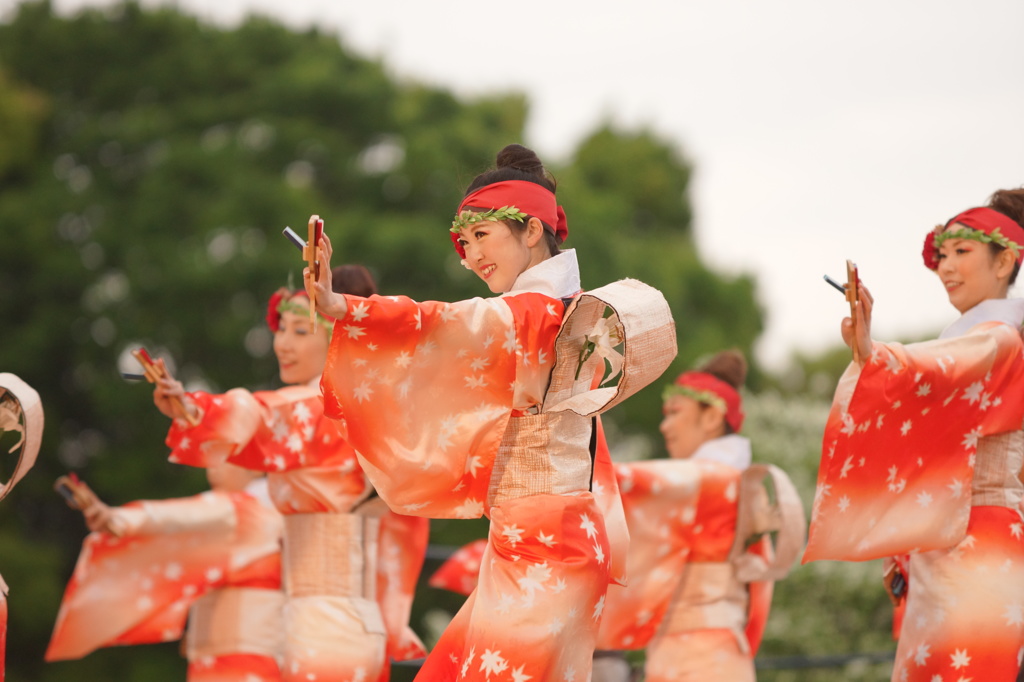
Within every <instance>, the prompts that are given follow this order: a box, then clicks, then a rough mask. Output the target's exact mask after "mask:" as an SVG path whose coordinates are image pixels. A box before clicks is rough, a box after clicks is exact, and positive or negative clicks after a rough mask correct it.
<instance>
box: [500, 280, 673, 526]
mask: <svg viewBox="0 0 1024 682" xmlns="http://www.w3.org/2000/svg"><path fill="white" fill-rule="evenodd" d="M675 355H676V332H675V323H674V322H673V321H672V312H671V311H670V310H669V307H668V303H667V302H666V301H665V297H664V296H662V295H661V292H660V291H658V290H657V289H654V288H652V287H649V286H647V285H646V284H644V283H643V282H639V281H637V280H634V279H624V280H620V281H618V282H614V283H612V284H608V285H606V286H603V287H601V288H599V289H594V290H593V291H588V292H586V293H584V294H582V295H580V296H578V297H576V298H575V299H574V300H573V301H572V303H570V304H569V307H568V308H567V309H566V312H565V317H564V319H563V320H562V326H561V329H559V332H558V336H557V338H556V339H555V364H554V367H553V369H552V371H551V381H550V382H549V384H548V388H547V391H545V393H544V398H543V403H542V405H541V406H539V407H536V406H535V407H534V408H533V410H531V411H536V412H537V414H528V415H524V416H519V417H512V418H511V419H510V420H509V424H508V427H507V428H506V429H505V433H504V435H503V437H502V441H501V445H500V446H499V449H498V454H497V457H496V459H495V463H494V469H493V473H492V474H491V482H490V487H489V489H488V495H487V496H488V505H489V506H494V505H495V504H500V503H501V502H502V501H505V500H510V499H515V498H518V497H526V496H528V495H538V494H556V495H557V494H567V493H574V492H582V491H586V490H589V489H590V477H591V465H592V462H591V459H590V441H591V438H592V431H593V420H592V419H591V418H592V417H595V416H597V415H598V414H600V413H602V412H605V411H607V410H610V409H611V408H612V407H614V406H615V405H618V404H619V403H621V402H622V401H623V400H625V399H626V398H628V397H629V396H631V395H633V394H634V393H636V392H637V391H639V390H640V389H641V388H643V387H644V386H647V385H648V384H649V383H651V382H652V381H654V380H655V379H657V378H658V377H659V376H661V374H662V372H664V371H665V369H666V368H667V367H668V366H669V364H670V363H671V362H672V359H673V358H674V357H675ZM606 363H607V364H606ZM608 367H610V368H611V370H610V371H608V370H607V368H608ZM606 375H607V376H606Z"/></svg>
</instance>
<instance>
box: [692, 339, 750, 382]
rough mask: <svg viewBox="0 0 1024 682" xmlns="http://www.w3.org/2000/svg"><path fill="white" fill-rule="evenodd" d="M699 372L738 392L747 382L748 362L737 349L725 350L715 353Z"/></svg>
mask: <svg viewBox="0 0 1024 682" xmlns="http://www.w3.org/2000/svg"><path fill="white" fill-rule="evenodd" d="M698 371H699V372H705V373H707V374H710V375H712V376H714V377H716V378H718V379H721V380H722V381H724V382H725V383H727V384H729V385H730V386H732V387H733V388H735V389H736V390H737V391H738V390H739V389H740V388H741V387H742V386H743V382H744V381H746V380H747V360H746V358H744V357H743V353H741V352H740V351H738V350H736V349H735V348H733V349H730V350H723V351H719V352H718V353H715V355H714V356H713V357H712V358H711V359H710V360H708V361H707V362H705V363H704V364H703V365H701V366H700V368H699V369H698Z"/></svg>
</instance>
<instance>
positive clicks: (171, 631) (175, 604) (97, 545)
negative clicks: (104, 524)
mask: <svg viewBox="0 0 1024 682" xmlns="http://www.w3.org/2000/svg"><path fill="white" fill-rule="evenodd" d="M246 503H251V504H258V503H257V502H256V501H255V500H251V502H250V501H249V500H248V496H246V495H244V494H241V493H237V494H225V493H203V494H201V495H197V496H194V497H189V498H182V499H176V500H161V501H146V502H136V503H132V504H130V505H125V506H124V507H119V508H117V509H116V510H115V520H118V521H120V522H121V523H119V524H118V525H119V527H120V528H121V529H122V530H123V531H124V532H123V534H122V536H121V537H116V536H113V535H109V534H106V533H90V534H89V535H88V536H87V537H86V538H85V541H84V542H83V543H82V552H81V554H80V555H79V557H78V563H77V564H76V566H75V570H74V573H73V574H72V576H71V581H70V582H69V583H68V586H67V590H66V591H65V593H64V599H63V601H62V602H61V607H60V611H59V613H58V614H57V622H56V625H55V626H54V630H53V636H52V638H51V640H50V645H49V648H48V649H47V652H46V660H48V661H58V660H68V659H77V658H81V657H83V656H85V655H86V654H88V653H90V652H92V651H94V650H96V649H99V648H101V647H108V646H117V645H127V644H145V643H151V642H165V641H171V640H176V639H180V638H181V635H182V631H183V630H184V627H185V620H186V617H187V615H188V608H189V606H190V605H191V604H192V603H193V602H194V601H195V600H196V599H197V598H199V597H201V596H202V595H203V594H205V593H206V592H208V591H209V590H211V589H214V588H218V587H221V586H223V585H224V584H225V580H226V579H227V577H228V573H229V570H230V568H231V565H230V564H231V558H232V550H233V549H235V548H236V545H237V540H236V537H237V534H238V523H239V518H240V515H239V513H238V511H236V508H237V507H239V506H240V505H244V504H246ZM266 547H269V545H267V544H266V543H264V542H263V541H262V539H260V545H259V548H260V550H261V553H260V554H255V556H261V555H263V554H265V553H266V552H267V551H270V550H269V549H267V548H266ZM254 558H255V557H254Z"/></svg>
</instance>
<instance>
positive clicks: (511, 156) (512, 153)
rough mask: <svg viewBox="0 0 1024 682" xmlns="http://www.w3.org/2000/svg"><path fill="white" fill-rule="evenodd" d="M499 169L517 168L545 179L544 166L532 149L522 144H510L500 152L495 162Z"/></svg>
mask: <svg viewBox="0 0 1024 682" xmlns="http://www.w3.org/2000/svg"><path fill="white" fill-rule="evenodd" d="M495 167H497V168H515V169H516V170H521V171H523V172H524V173H532V174H534V175H539V176H540V177H544V176H545V173H544V164H543V163H541V162H540V159H539V158H538V157H537V154H536V153H534V151H533V150H532V149H527V148H526V147H524V146H523V145H521V144H510V145H508V146H506V147H505V148H504V149H502V150H501V151H500V152H498V158H497V161H496V162H495Z"/></svg>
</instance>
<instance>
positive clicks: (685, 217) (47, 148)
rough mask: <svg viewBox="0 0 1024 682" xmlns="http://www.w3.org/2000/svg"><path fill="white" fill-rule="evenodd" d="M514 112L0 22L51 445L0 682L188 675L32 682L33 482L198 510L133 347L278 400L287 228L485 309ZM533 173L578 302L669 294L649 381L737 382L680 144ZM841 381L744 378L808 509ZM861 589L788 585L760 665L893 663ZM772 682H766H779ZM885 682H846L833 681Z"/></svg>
mask: <svg viewBox="0 0 1024 682" xmlns="http://www.w3.org/2000/svg"><path fill="white" fill-rule="evenodd" d="M527 113H528V102H527V101H526V98H525V97H524V96H523V95H522V94H520V93H516V92H507V93H501V94H497V95H489V96H486V97H481V98H473V99H470V98H462V97H456V96H455V95H453V94H451V93H449V92H447V91H445V90H443V89H440V88H436V87H432V86H427V85H423V84H419V83H415V82H408V81H406V80H402V79H397V78H395V77H393V76H391V75H389V74H388V72H387V70H386V68H385V66H384V65H383V64H381V63H379V62H377V61H374V60H371V59H366V58H363V57H360V56H358V55H355V54H352V53H351V52H350V51H348V50H347V49H346V48H345V46H344V45H343V44H340V43H339V41H338V39H337V38H336V37H335V36H332V35H327V34H324V33H320V32H318V31H315V30H310V31H306V32H296V31H293V30H290V29H287V28H285V27H284V26H282V25H280V24H279V23H277V22H275V21H272V20H270V19H266V18H258V17H255V18H250V19H248V20H247V21H246V22H244V23H243V24H242V25H240V26H238V27H235V28H231V29H224V28H219V27H213V26H210V25H207V24H204V23H202V22H200V21H199V20H197V19H196V18H194V17H191V16H188V15H186V14H183V13H181V12H180V11H178V10H176V9H168V8H164V9H143V8H141V7H140V6H139V5H138V4H136V3H132V2H129V3H126V4H122V5H118V6H116V7H113V8H110V9H104V10H90V11H85V12H82V13H80V14H76V15H74V16H70V17H68V16H61V15H58V14H57V13H56V12H55V11H54V9H53V8H52V6H51V5H50V4H49V3H48V2H29V3H24V4H21V5H20V6H18V7H16V8H15V9H14V10H13V11H12V13H11V14H10V15H9V16H6V17H3V18H2V21H0V319H2V320H3V328H2V333H0V371H11V372H15V373H17V374H19V375H20V376H21V377H22V378H24V379H25V380H26V381H28V382H29V383H30V384H31V385H32V386H34V387H36V388H37V389H38V390H39V392H40V394H41V395H42V397H43V401H44V405H45V409H46V421H47V428H46V434H45V437H44V442H43V450H42V453H41V454H40V458H39V461H38V463H37V464H36V467H35V469H34V470H33V471H32V473H31V474H30V475H29V476H28V477H26V479H25V480H24V481H23V482H22V483H21V485H20V486H19V488H18V489H17V490H16V491H15V492H14V493H13V494H12V495H11V497H10V498H8V499H7V500H5V501H4V504H2V505H0V572H2V573H3V575H4V577H5V578H6V579H7V582H8V583H9V584H10V585H11V586H12V593H11V597H10V603H11V615H10V634H9V640H8V642H9V644H8V655H7V664H8V679H10V680H12V681H13V682H22V681H26V680H46V681H49V680H67V679H89V680H91V679H117V680H146V681H147V682H161V681H163V680H168V681H170V680H180V679H183V677H184V669H185V665H184V662H183V660H182V659H181V658H180V657H179V655H178V652H177V647H176V645H160V646H156V645H154V646H146V647H131V648H123V649H112V650H103V651H99V652H96V653H94V654H91V655H90V656H88V657H87V658H86V659H84V660H82V661H75V662H67V663H56V664H44V663H43V662H42V654H43V651H44V649H45V647H46V643H47V641H48V637H49V634H50V629H51V628H52V626H53V621H54V617H55V615H56V610H57V604H58V603H59V599H60V596H61V594H62V591H63V588H64V585H65V583H66V581H67V579H68V577H69V576H70V573H71V569H72V566H73V562H74V559H75V557H76V556H77V553H78V549H79V546H80V542H81V540H82V538H83V536H84V534H85V530H84V525H83V523H82V520H81V517H80V515H78V514H77V513H75V512H72V511H71V510H69V509H67V508H66V507H64V505H63V503H62V502H61V501H60V499H59V498H58V497H57V496H56V495H55V494H54V493H53V492H52V490H51V485H52V482H53V480H54V479H55V478H56V477H57V476H59V475H61V474H63V473H66V472H67V471H69V470H71V471H76V472H78V473H79V475H80V476H82V477H83V478H84V479H85V480H87V481H88V482H89V483H90V484H91V485H92V486H93V488H94V489H95V490H96V491H97V493H98V494H99V495H100V496H101V497H102V498H103V499H105V500H106V501H108V502H110V503H112V504H122V503H125V502H127V501H130V500H133V499H140V498H165V497H176V496H182V495H189V494H194V493H196V492H199V491H200V490H202V489H204V488H205V487H206V484H205V479H204V477H203V474H202V472H201V471H197V470H191V469H188V468H185V467H176V466H173V465H171V464H169V463H167V462H166V458H165V454H166V448H165V447H164V445H163V437H164V434H165V432H166V429H167V426H168V424H167V421H166V419H165V418H164V417H162V415H160V414H159V413H158V412H157V411H156V410H155V409H154V408H153V407H152V404H151V400H150V389H149V388H148V386H147V385H145V384H143V385H133V384H131V383H127V382H125V381H124V380H123V379H122V378H121V376H120V372H121V371H122V370H124V369H127V368H129V367H130V366H131V363H130V358H129V357H128V351H129V350H130V349H131V348H134V347H136V346H137V345H139V344H144V345H146V346H147V347H148V348H150V350H151V351H153V352H155V353H159V354H161V355H163V356H165V357H166V358H167V359H168V361H169V362H171V363H172V365H173V366H174V368H175V371H176V372H177V374H178V375H179V376H180V377H181V378H182V379H183V380H185V381H186V383H187V384H188V385H189V387H190V388H199V387H202V388H206V389H209V390H214V391H222V390H226V389H228V388H231V387H234V386H246V387H249V388H255V389H259V388H272V387H276V386H278V385H279V384H278V382H277V376H276V375H277V371H276V362H275V360H274V358H273V354H272V352H271V336H270V333H269V330H267V328H266V326H265V324H264V322H263V319H264V312H265V303H266V300H267V298H268V297H269V295H270V293H271V292H272V291H273V290H274V289H276V288H277V287H279V286H281V285H282V284H285V283H287V282H288V281H291V282H293V283H299V282H300V281H301V277H300V273H301V262H300V259H299V254H298V253H297V251H296V250H295V249H294V248H293V247H291V246H290V245H289V244H288V243H287V242H286V241H285V240H284V239H283V238H282V237H281V236H280V232H281V229H282V228H283V227H284V226H285V225H292V226H293V227H296V228H304V226H305V223H306V220H307V218H308V216H309V215H310V214H311V213H318V214H320V215H321V216H322V217H324V218H325V220H326V229H327V231H328V233H329V234H330V235H331V238H332V240H333V241H334V242H335V245H336V246H335V250H336V251H337V252H338V254H339V255H338V256H336V258H335V260H336V261H337V262H344V261H349V262H353V261H354V262H361V263H364V264H366V265H368V266H369V267H370V268H371V269H372V270H373V272H374V273H375V274H376V275H377V277H378V280H379V282H380V286H381V290H382V293H385V294H399V293H401V294H408V295H410V296H412V297H414V298H417V299H421V300H423V299H440V300H457V299H460V298H467V297H471V296H477V295H484V294H486V291H485V290H484V289H483V288H482V286H481V285H480V284H479V283H478V282H477V281H476V280H475V278H474V277H473V275H472V274H471V273H469V272H468V271H466V270H465V269H464V268H462V267H461V265H460V264H459V261H458V258H457V256H456V255H455V252H454V250H453V249H452V248H451V245H450V242H449V240H448V235H447V227H448V222H449V220H450V216H451V214H452V211H453V209H454V207H455V206H456V205H457V202H458V199H459V198H460V197H461V196H462V191H463V189H464V188H465V186H466V184H467V183H468V182H469V180H470V179H471V178H472V177H473V176H474V175H475V174H476V173H478V172H480V171H482V170H484V169H485V168H487V167H489V166H490V165H491V164H492V163H493V159H494V155H495V153H496V152H497V150H498V149H500V148H501V147H502V146H504V145H505V144H507V143H509V142H516V141H523V130H524V124H525V121H526V117H527ZM526 143H527V144H528V141H526ZM538 151H540V154H541V158H544V154H543V150H538ZM551 170H552V171H553V172H554V174H555V176H556V177H557V178H558V180H559V183H560V190H559V197H560V200H561V203H562V204H563V205H564V206H565V209H566V213H567V215H568V216H569V226H570V230H571V237H570V239H569V241H568V243H567V245H566V246H567V247H573V248H576V249H577V250H578V252H579V258H580V263H581V268H582V275H583V283H584V286H585V287H594V286H599V285H601V284H604V283H606V282H609V281H613V280H616V279H620V278H622V277H637V278H639V279H642V280H644V281H646V282H647V283H649V284H651V285H653V286H655V287H657V288H659V289H661V290H662V291H663V292H664V294H665V296H666V298H667V299H668V301H669V303H670V305H671V307H672V310H673V312H674V314H675V317H676V322H677V328H678V339H679V351H680V352H679V357H678V358H677V360H676V362H675V364H674V365H673V367H672V368H671V369H670V371H669V372H670V374H671V375H674V373H675V372H678V371H681V370H682V369H684V368H688V367H690V366H692V365H693V364H694V363H695V362H696V361H697V360H698V359H700V358H701V357H702V356H704V355H707V354H709V353H711V352H713V351H715V350H718V349H720V348H724V347H737V348H740V349H741V350H743V351H744V352H745V353H746V354H747V356H748V357H751V355H752V348H753V345H754V343H755V341H756V340H757V337H758V335H759V334H760V332H761V330H762V327H763V316H764V313H763V311H762V309H761V306H760V304H759V302H758V300H757V289H756V282H755V281H754V279H753V278H752V277H751V276H748V275H739V276H736V275H726V274H723V273H717V272H714V271H712V270H711V269H709V268H708V267H706V266H705V265H704V264H703V263H702V261H701V257H700V253H699V252H698V250H697V248H696V245H695V241H694V236H693V226H692V221H691V217H692V211H691V207H690V204H689V199H688V196H689V194H688V185H689V179H690V175H691V171H692V168H691V165H690V163H689V162H688V161H687V160H686V159H685V157H684V156H683V155H682V154H681V153H680V152H679V150H678V149H677V148H676V146H675V145H673V144H672V143H670V142H668V141H666V140H663V139H660V138H659V137H658V136H657V135H654V134H652V133H651V132H649V131H646V130H621V129H618V128H616V127H615V126H613V125H604V126H600V127H599V128H598V129H596V130H594V131H592V132H591V133H590V134H589V135H587V136H586V137H585V138H584V139H583V141H582V142H581V143H580V144H579V145H578V147H577V148H576V149H575V150H574V152H573V153H572V154H571V156H570V158H568V159H566V160H564V161H561V162H556V163H552V164H551ZM301 231H302V230H300V232H301ZM844 364H845V356H843V355H842V354H834V355H833V356H829V357H823V358H815V359H809V358H803V359H799V361H798V363H797V365H796V366H795V371H794V372H793V373H790V374H787V376H785V377H775V376H770V375H768V374H766V373H764V372H762V371H761V369H760V368H759V367H757V366H756V365H755V366H754V367H753V368H752V372H751V378H750V382H749V385H750V391H751V395H750V399H751V407H750V408H749V410H748V411H749V412H750V413H751V420H750V426H749V427H748V431H749V435H750V436H751V437H752V439H753V440H754V444H755V456H756V457H757V458H758V459H764V460H770V461H776V462H778V463H780V464H781V465H783V466H784V467H785V468H786V469H787V471H790V472H791V473H792V475H793V476H794V479H795V480H796V482H797V484H798V485H799V486H800V488H801V491H802V492H803V494H804V496H805V499H804V501H805V504H806V506H807V508H808V509H809V508H810V498H811V495H812V494H813V484H814V478H815V472H816V468H817V457H818V447H819V444H820V437H821V428H822V426H823V424H824V414H825V411H826V410H827V399H828V395H829V394H830V392H831V388H832V386H834V383H835V378H836V376H837V375H838V373H839V372H840V371H841V369H842V367H843V365H844ZM793 377H796V378H795V379H794V378H793ZM667 381H668V378H667V377H666V382H667ZM660 391H661V385H660V384H659V385H656V386H652V387H649V388H648V389H646V390H645V391H643V392H642V393H641V394H640V395H638V396H637V397H636V398H634V399H632V400H630V401H627V402H626V403H625V404H624V405H623V406H621V407H619V408H617V409H616V410H614V411H613V412H612V413H610V414H609V415H607V419H606V424H607V426H608V429H609V436H610V440H611V442H612V446H613V450H614V451H615V452H616V454H617V455H618V456H620V457H624V458H638V457H650V456H661V451H660V438H659V437H658V433H657V424H658V421H659V420H660V412H661V404H660V402H661V401H660ZM794 396H800V397H794ZM12 464H13V462H4V471H3V473H8V472H9V471H10V466H11V465H12ZM482 529H483V525H482V524H480V523H468V522H434V524H433V527H432V530H433V533H434V536H433V542H435V543H439V544H449V545H457V544H461V543H463V542H466V541H468V540H470V539H472V538H473V537H476V536H478V535H481V534H482V533H483V530H482ZM435 567H436V565H435V564H431V563H429V562H428V565H427V566H426V567H425V574H426V573H429V571H431V570H433V569H434V568H435ZM876 574H877V566H874V565H869V566H846V565H842V566H840V565H812V566H807V567H802V568H799V569H797V570H796V572H795V573H794V575H793V577H792V578H791V579H789V580H787V581H785V582H784V583H782V584H781V585H779V586H778V588H777V599H776V607H775V613H774V616H773V618H772V620H771V621H770V625H769V632H768V637H767V639H766V642H765V645H764V647H763V648H762V655H763V656H774V655H796V654H807V655H823V654H844V653H848V652H854V651H874V650H882V651H884V650H886V649H891V647H892V645H891V642H889V640H888V639H887V628H888V626H889V618H890V616H889V613H888V607H887V606H886V604H885V603H883V602H884V599H885V598H884V595H883V593H882V591H881V590H880V589H879V588H878V585H877V582H876ZM458 601H459V600H458V599H456V598H454V596H453V595H446V594H442V593H439V592H437V591H434V590H430V589H429V588H424V589H423V590H422V592H421V593H420V595H418V599H417V604H416V606H415V609H416V611H415V613H414V626H415V627H416V628H417V629H418V630H419V631H420V632H421V633H423V634H424V635H425V637H426V638H427V639H428V640H429V639H430V638H431V637H433V636H434V635H435V634H436V630H437V628H439V627H443V623H444V620H445V618H446V616H445V613H446V612H447V611H450V610H451V609H454V608H457V606H458ZM883 667H884V666H883ZM404 674H405V672H403V671H402V670H401V669H399V670H398V671H396V673H395V679H402V676H403V675H404ZM816 674H817V673H808V672H803V673H799V674H798V678H799V679H801V680H815V679H819V678H817V677H815V676H814V675H816ZM836 674H837V673H836V671H835V670H832V671H825V672H822V673H821V677H820V679H822V680H825V679H828V680H834V679H837V677H836ZM775 675H776V676H775V677H769V676H768V674H765V677H764V679H777V680H789V679H797V678H796V677H786V676H785V675H786V673H775ZM410 677H411V676H410ZM887 677H888V676H887V674H884V671H882V672H879V671H878V670H874V669H864V670H861V671H860V672H858V671H857V670H853V671H847V676H846V677H845V679H851V680H854V679H857V680H861V679H863V680H875V679H878V680H882V679H887Z"/></svg>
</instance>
